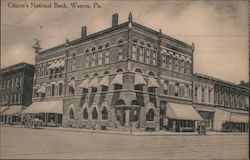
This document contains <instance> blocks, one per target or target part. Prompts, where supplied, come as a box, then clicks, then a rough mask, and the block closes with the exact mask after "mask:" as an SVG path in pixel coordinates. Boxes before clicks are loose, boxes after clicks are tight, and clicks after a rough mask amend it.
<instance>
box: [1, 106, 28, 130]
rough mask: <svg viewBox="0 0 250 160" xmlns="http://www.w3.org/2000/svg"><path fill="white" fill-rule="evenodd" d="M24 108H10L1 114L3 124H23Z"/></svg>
mask: <svg viewBox="0 0 250 160" xmlns="http://www.w3.org/2000/svg"><path fill="white" fill-rule="evenodd" d="M23 108H24V107H23V106H21V105H14V106H9V107H8V108H7V109H5V110H4V111H3V112H1V123H4V124H11V125H13V124H21V123H22V122H21V111H22V109H23Z"/></svg>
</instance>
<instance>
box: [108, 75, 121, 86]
mask: <svg viewBox="0 0 250 160" xmlns="http://www.w3.org/2000/svg"><path fill="white" fill-rule="evenodd" d="M111 84H113V85H114V84H120V85H123V74H122V73H118V74H117V75H116V76H115V78H114V79H113V81H112V82H111Z"/></svg>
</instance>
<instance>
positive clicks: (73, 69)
mask: <svg viewBox="0 0 250 160" xmlns="http://www.w3.org/2000/svg"><path fill="white" fill-rule="evenodd" d="M75 69H76V53H73V55H72V64H71V71H75Z"/></svg>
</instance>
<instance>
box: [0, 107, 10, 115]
mask: <svg viewBox="0 0 250 160" xmlns="http://www.w3.org/2000/svg"><path fill="white" fill-rule="evenodd" d="M8 108H9V107H8V106H0V113H2V112H4V111H6V110H7V109H8Z"/></svg>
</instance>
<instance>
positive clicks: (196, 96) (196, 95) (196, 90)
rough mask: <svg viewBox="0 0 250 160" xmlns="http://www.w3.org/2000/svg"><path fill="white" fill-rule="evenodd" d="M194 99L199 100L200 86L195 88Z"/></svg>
mask: <svg viewBox="0 0 250 160" xmlns="http://www.w3.org/2000/svg"><path fill="white" fill-rule="evenodd" d="M194 100H195V101H197V100H198V87H195V88H194Z"/></svg>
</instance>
